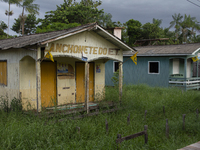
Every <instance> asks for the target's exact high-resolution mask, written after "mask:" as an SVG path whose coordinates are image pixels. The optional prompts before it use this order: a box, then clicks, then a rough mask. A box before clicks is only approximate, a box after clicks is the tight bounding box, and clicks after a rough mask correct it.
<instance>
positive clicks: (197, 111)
mask: <svg viewBox="0 0 200 150" xmlns="http://www.w3.org/2000/svg"><path fill="white" fill-rule="evenodd" d="M196 113H197V119H198V118H199V110H198V109H197V110H196Z"/></svg>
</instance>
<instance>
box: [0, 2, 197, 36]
mask: <svg viewBox="0 0 200 150" xmlns="http://www.w3.org/2000/svg"><path fill="white" fill-rule="evenodd" d="M76 1H79V0H76ZM190 1H191V2H193V3H196V4H197V5H200V1H199V0H190ZM63 2H64V0H35V2H34V3H35V4H39V5H40V11H39V12H40V15H39V16H37V17H38V18H44V15H45V12H47V11H50V10H56V5H60V4H62V3H63ZM98 8H99V9H104V12H106V13H110V14H112V21H116V22H117V21H120V22H121V23H125V22H127V21H128V20H129V19H134V20H138V21H140V22H141V23H142V24H145V23H147V22H151V23H152V20H153V18H155V19H162V24H161V26H162V27H169V23H170V21H172V15H174V14H175V13H177V14H178V13H180V14H181V15H184V14H187V15H191V17H196V19H197V20H198V21H200V15H199V13H200V7H198V6H195V5H193V4H192V3H190V2H188V1H187V0H102V5H101V6H100V7H98ZM5 10H8V4H7V3H5V2H2V1H0V12H1V17H0V20H2V21H4V22H5V23H6V24H7V23H8V17H7V16H6V15H5ZM11 10H13V12H14V15H13V16H11V17H10V27H11V26H12V25H13V22H14V18H18V17H19V14H20V13H21V11H22V8H19V7H16V6H15V5H11ZM5 32H7V31H5ZM9 33H10V34H12V35H17V34H16V33H15V32H14V31H12V30H11V29H10V32H9Z"/></svg>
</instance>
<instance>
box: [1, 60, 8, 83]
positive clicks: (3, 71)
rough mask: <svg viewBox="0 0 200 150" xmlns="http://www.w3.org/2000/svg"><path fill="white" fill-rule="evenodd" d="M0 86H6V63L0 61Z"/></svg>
mask: <svg viewBox="0 0 200 150" xmlns="http://www.w3.org/2000/svg"><path fill="white" fill-rule="evenodd" d="M0 85H7V61H0Z"/></svg>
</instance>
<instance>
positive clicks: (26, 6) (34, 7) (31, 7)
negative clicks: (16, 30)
mask: <svg viewBox="0 0 200 150" xmlns="http://www.w3.org/2000/svg"><path fill="white" fill-rule="evenodd" d="M34 1H35V0H22V3H20V7H22V14H21V15H20V17H19V18H20V19H21V24H22V35H24V23H25V20H26V15H25V14H24V11H27V12H29V13H31V14H37V15H39V12H38V11H39V5H38V4H33V2H34Z"/></svg>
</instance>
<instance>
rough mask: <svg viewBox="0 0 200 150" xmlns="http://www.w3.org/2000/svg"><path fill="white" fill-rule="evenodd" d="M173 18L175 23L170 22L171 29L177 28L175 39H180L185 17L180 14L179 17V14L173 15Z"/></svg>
mask: <svg viewBox="0 0 200 150" xmlns="http://www.w3.org/2000/svg"><path fill="white" fill-rule="evenodd" d="M172 18H173V21H171V22H170V26H169V29H170V28H172V27H174V28H175V37H176V39H178V37H179V35H180V24H181V22H182V18H183V16H182V15H181V14H180V13H178V15H177V14H174V15H172Z"/></svg>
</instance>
